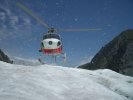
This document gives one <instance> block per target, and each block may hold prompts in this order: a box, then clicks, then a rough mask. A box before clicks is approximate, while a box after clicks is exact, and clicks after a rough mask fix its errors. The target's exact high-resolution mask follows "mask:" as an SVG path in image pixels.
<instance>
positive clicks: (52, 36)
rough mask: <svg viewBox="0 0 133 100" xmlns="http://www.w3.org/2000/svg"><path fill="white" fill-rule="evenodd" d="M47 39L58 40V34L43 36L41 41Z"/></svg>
mask: <svg viewBox="0 0 133 100" xmlns="http://www.w3.org/2000/svg"><path fill="white" fill-rule="evenodd" d="M48 38H56V39H59V40H60V36H59V35H58V34H46V35H44V36H43V39H48Z"/></svg>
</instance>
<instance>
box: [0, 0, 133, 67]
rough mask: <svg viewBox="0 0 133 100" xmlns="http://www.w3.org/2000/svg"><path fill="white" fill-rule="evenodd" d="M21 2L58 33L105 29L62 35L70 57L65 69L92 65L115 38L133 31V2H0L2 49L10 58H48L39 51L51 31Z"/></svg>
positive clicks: (84, 0) (23, 0) (13, 0)
mask: <svg viewBox="0 0 133 100" xmlns="http://www.w3.org/2000/svg"><path fill="white" fill-rule="evenodd" d="M17 2H19V3H21V4H22V5H24V6H26V7H28V8H29V9H30V10H32V11H33V12H34V13H35V14H36V15H37V16H38V17H39V18H41V19H42V20H44V21H45V22H46V23H47V24H48V25H49V26H51V27H54V28H57V29H71V28H72V29H73V28H74V29H75V28H100V29H101V30H99V31H86V32H61V33H59V34H60V36H61V38H62V41H63V51H64V52H65V53H66V54H67V62H66V63H65V64H64V65H65V66H78V65H81V64H84V63H86V62H89V61H90V60H91V59H92V58H93V57H94V55H95V54H96V53H97V52H98V51H99V50H100V49H101V48H102V47H103V46H105V44H107V43H108V42H109V41H111V40H112V39H113V38H114V37H116V36H117V35H118V34H120V33H121V32H122V31H124V30H127V29H133V0H0V48H1V49H2V50H3V51H5V52H6V53H7V54H8V55H10V56H15V57H16V56H17V57H22V58H28V59H38V58H39V57H40V55H41V56H44V55H43V54H40V53H39V52H38V50H39V49H40V42H41V41H42V37H43V34H45V33H46V32H47V29H46V28H45V27H43V26H42V25H41V24H40V23H38V22H37V21H36V20H35V19H33V18H32V17H31V16H30V15H28V14H27V13H26V12H24V11H23V10H21V9H20V8H18V7H17V6H16V3H17ZM45 59H50V58H48V57H47V58H46V57H45ZM60 62H62V61H61V59H60V58H59V59H58V61H57V63H60ZM61 64H62V63H61Z"/></svg>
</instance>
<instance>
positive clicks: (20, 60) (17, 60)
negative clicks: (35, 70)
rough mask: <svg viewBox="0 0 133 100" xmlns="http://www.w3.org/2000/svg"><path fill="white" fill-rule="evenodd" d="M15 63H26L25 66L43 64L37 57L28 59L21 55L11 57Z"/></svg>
mask: <svg viewBox="0 0 133 100" xmlns="http://www.w3.org/2000/svg"><path fill="white" fill-rule="evenodd" d="M11 59H12V60H13V64H16V65H25V66H37V65H41V64H40V62H39V61H38V60H37V59H36V60H35V59H27V58H21V57H11Z"/></svg>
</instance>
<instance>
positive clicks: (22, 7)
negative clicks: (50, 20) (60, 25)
mask: <svg viewBox="0 0 133 100" xmlns="http://www.w3.org/2000/svg"><path fill="white" fill-rule="evenodd" d="M16 5H17V6H18V7H19V8H20V9H22V10H23V11H25V12H26V13H28V14H29V15H30V16H32V17H33V18H34V19H36V20H37V21H38V22H39V23H40V24H42V25H43V26H44V27H46V28H47V29H48V28H50V27H49V26H48V24H46V23H45V22H44V21H43V20H41V19H40V18H39V17H38V16H37V15H36V14H35V13H33V12H32V11H31V10H30V9H29V8H27V7H26V6H24V5H22V4H20V3H17V4H16Z"/></svg>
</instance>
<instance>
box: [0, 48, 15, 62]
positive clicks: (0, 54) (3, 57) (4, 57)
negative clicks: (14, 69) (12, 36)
mask: <svg viewBox="0 0 133 100" xmlns="http://www.w3.org/2000/svg"><path fill="white" fill-rule="evenodd" d="M0 61H4V62H7V63H13V61H11V60H10V59H9V57H8V56H7V55H5V54H4V52H3V51H2V50H1V49H0Z"/></svg>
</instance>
